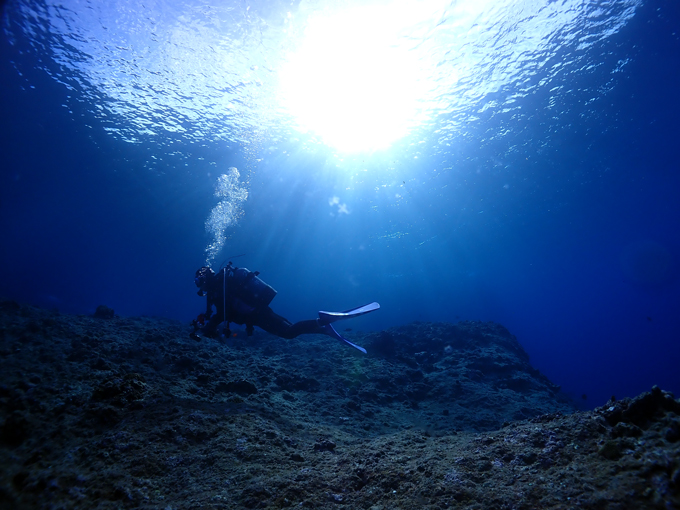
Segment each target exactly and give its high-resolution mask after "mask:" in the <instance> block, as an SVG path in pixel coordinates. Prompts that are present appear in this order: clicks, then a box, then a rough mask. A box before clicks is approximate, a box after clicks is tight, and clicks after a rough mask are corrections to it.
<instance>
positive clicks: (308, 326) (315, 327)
mask: <svg viewBox="0 0 680 510" xmlns="http://www.w3.org/2000/svg"><path fill="white" fill-rule="evenodd" d="M254 325H255V326H257V327H259V328H262V329H264V330H265V331H266V332H267V333H271V334H272V335H276V336H280V337H281V338H287V339H291V338H295V337H296V336H298V335H304V334H312V333H315V334H319V335H323V334H325V331H324V329H323V328H322V327H321V326H319V323H318V322H317V321H316V319H313V320H309V321H300V322H296V323H295V324H291V322H290V321H289V320H288V319H286V318H285V317H281V316H280V315H277V314H276V313H274V311H273V310H272V309H271V308H270V307H267V309H266V310H264V311H262V312H260V313H258V315H257V322H255V324H254Z"/></svg>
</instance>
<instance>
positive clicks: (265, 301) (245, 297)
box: [221, 262, 276, 308]
mask: <svg viewBox="0 0 680 510" xmlns="http://www.w3.org/2000/svg"><path fill="white" fill-rule="evenodd" d="M222 271H224V273H223V274H222V275H221V276H222V284H223V285H224V287H225V288H224V291H225V297H226V296H227V295H230V296H233V297H235V298H237V299H240V300H241V301H243V302H244V303H245V304H246V305H248V306H252V307H253V308H264V307H267V306H269V303H271V302H272V300H273V299H274V298H275V297H276V291H275V290H274V288H273V287H272V286H271V285H268V284H267V283H265V282H264V281H262V280H261V279H260V278H258V275H259V274H260V272H259V271H254V272H253V271H249V270H248V269H246V268H245V267H235V266H233V265H232V263H231V262H229V264H227V265H226V266H225V267H224V269H223V270H222Z"/></svg>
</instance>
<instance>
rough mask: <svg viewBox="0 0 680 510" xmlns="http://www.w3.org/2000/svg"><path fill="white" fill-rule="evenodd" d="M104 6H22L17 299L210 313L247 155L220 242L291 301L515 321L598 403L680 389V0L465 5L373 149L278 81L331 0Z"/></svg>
mask: <svg viewBox="0 0 680 510" xmlns="http://www.w3.org/2000/svg"><path fill="white" fill-rule="evenodd" d="M100 4H102V5H103V4H104V3H103V2H65V3H64V2H62V3H59V4H54V5H53V3H52V2H44V1H36V0H26V1H13V0H10V1H9V2H7V3H6V4H5V6H4V11H5V12H4V15H3V38H2V42H1V50H0V51H1V52H2V56H1V58H0V66H2V67H1V69H0V80H1V85H0V87H1V90H2V94H0V116H1V117H0V118H1V119H2V120H1V123H0V126H1V129H2V132H1V133H0V151H1V152H0V154H1V157H2V167H1V168H2V172H1V179H2V180H1V185H0V239H1V244H0V296H3V297H5V298H12V299H16V300H19V301H22V302H28V303H34V304H37V305H40V306H45V307H50V308H58V309H59V310H61V311H63V312H75V313H91V312H93V311H94V309H95V308H96V306H97V305H99V304H106V305H108V306H110V307H112V308H114V309H115V311H116V313H118V314H120V315H158V316H164V317H171V318H176V319H180V320H182V321H186V322H188V321H190V320H191V319H192V318H193V317H195V316H196V315H197V314H198V313H199V312H200V311H202V309H203V307H204V303H203V300H202V299H200V298H198V297H197V296H196V292H195V291H196V289H195V287H194V284H193V275H194V271H195V270H196V269H197V268H198V267H200V266H201V265H203V264H204V263H205V261H206V258H207V257H208V256H209V254H208V253H206V247H207V246H209V245H210V244H211V243H213V242H215V237H214V235H213V234H211V233H210V232H208V231H206V221H208V219H209V218H210V217H211V211H213V208H214V207H216V206H217V205H218V204H219V202H220V197H216V196H215V195H214V192H215V186H216V183H217V182H218V178H219V176H220V175H223V174H226V173H228V169H229V168H230V167H235V168H237V169H238V172H239V174H240V177H239V179H240V185H241V186H242V187H243V189H244V190H245V191H246V192H247V199H246V200H245V201H243V203H242V204H241V207H242V212H240V213H239V212H238V211H236V213H235V214H234V216H233V217H230V218H227V220H228V221H226V222H225V223H224V225H226V227H227V228H226V230H225V231H224V236H226V238H227V239H226V244H225V246H224V247H223V248H222V249H221V250H219V252H218V253H217V254H216V255H215V257H214V259H213V260H212V262H213V264H214V265H215V266H219V264H220V262H222V261H223V260H226V259H228V258H230V257H232V258H233V261H234V263H235V264H237V265H241V266H245V267H248V268H249V269H251V270H259V271H260V272H261V273H262V274H261V277H262V278H263V279H264V280H265V281H266V282H268V283H269V284H271V285H272V286H273V287H274V288H276V289H277V290H278V292H279V295H278V296H277V297H276V299H275V300H274V301H273V303H272V307H273V308H274V310H275V311H276V312H277V313H280V314H282V315H284V316H286V317H288V318H289V319H291V320H293V321H295V320H302V319H306V318H311V317H314V316H315V314H316V311H317V310H319V309H326V310H329V309H330V310H335V309H339V310H342V309H346V308H350V307H353V306H357V305H360V304H364V303H367V302H370V301H374V300H375V301H378V302H380V304H381V306H382V308H381V310H380V311H379V312H376V313H373V314H370V315H368V316H366V317H362V318H360V319H357V320H356V321H355V322H354V323H353V324H352V327H353V329H364V330H377V329H382V328H387V327H391V326H396V325H401V324H406V323H409V322H411V321H416V320H418V321H450V322H457V321H458V320H484V321H495V322H498V323H501V324H503V325H504V326H506V327H507V328H508V329H509V330H510V331H511V332H512V333H513V334H514V335H516V336H517V337H518V340H519V341H520V343H521V344H522V345H523V346H524V348H525V349H526V350H527V352H528V353H529V354H530V356H531V360H532V363H533V365H534V366H535V367H537V368H538V369H539V370H541V371H542V372H543V373H545V374H546V375H547V376H548V377H549V378H550V379H551V380H553V381H554V382H556V383H557V384H560V385H562V387H563V389H564V390H565V391H566V392H568V393H570V394H572V395H573V396H574V397H575V398H577V399H579V400H580V399H581V395H582V394H587V396H588V400H587V401H583V402H582V403H583V405H584V406H595V405H601V404H603V403H604V402H605V401H606V400H607V399H608V398H609V397H610V396H611V395H616V396H617V397H624V396H633V395H636V394H637V393H639V392H641V391H645V390H648V389H649V388H650V387H651V386H652V385H654V384H658V385H659V386H661V387H662V388H663V389H667V390H670V391H674V392H675V393H676V395H678V394H680V371H679V370H678V368H677V367H678V365H680V341H679V339H680V278H679V277H680V273H679V270H680V265H679V263H680V200H678V196H679V192H680V154H679V149H678V147H680V144H679V142H678V140H680V127H679V124H678V117H679V115H680V99H679V94H678V90H680V4H678V2H677V1H675V0H652V1H647V2H635V1H631V2H580V3H575V4H574V5H573V6H571V5H570V2H563V3H561V4H558V3H555V2H552V3H551V2H544V3H543V2H535V3H531V2H527V3H526V5H525V4H523V3H520V2H515V3H514V4H513V3H512V2H511V3H510V4H512V5H510V4H509V5H510V6H508V5H505V6H504V5H503V4H502V2H501V3H498V2H496V3H494V5H501V7H488V9H487V10H486V11H484V12H481V13H477V14H475V16H477V17H476V18H475V17H474V16H473V15H470V19H467V18H465V16H463V14H462V13H463V12H466V11H465V9H464V7H465V6H464V4H463V2H450V3H449V2H444V3H442V4H441V5H442V6H443V7H442V6H439V7H437V8H436V9H434V8H433V9H434V10H437V9H439V10H437V14H436V16H434V17H433V18H432V19H434V20H435V21H436V22H434V21H433V22H432V23H431V24H430V25H428V24H427V23H426V22H423V23H422V24H421V25H419V26H418V27H415V28H414V29H413V30H414V31H413V32H408V33H401V35H400V37H401V38H402V39H400V40H403V41H411V42H412V44H411V45H410V47H409V48H410V49H409V51H412V52H416V53H414V54H416V55H420V56H419V58H420V60H419V61H418V62H420V63H421V64H422V63H423V62H424V61H423V59H424V57H423V55H427V58H428V59H430V61H428V62H429V64H431V63H432V61H434V64H435V65H432V66H430V67H427V69H430V71H431V73H430V74H428V75H427V78H428V81H427V85H428V87H429V90H430V93H429V95H428V96H427V97H425V98H421V99H420V100H419V103H418V105H419V108H420V110H419V111H421V112H422V113H423V115H422V117H421V118H420V120H418V121H417V122H416V121H413V122H411V124H409V127H408V134H407V135H405V136H403V137H402V138H399V139H397V140H395V141H393V142H392V144H391V146H390V147H389V148H387V149H376V150H371V149H370V148H369V149H366V148H364V149H362V150H360V151H359V152H356V151H355V152H352V151H349V150H348V151H344V150H343V149H340V148H338V147H335V146H333V144H332V143H331V140H330V138H324V136H323V135H319V134H316V133H314V131H313V129H311V128H309V127H301V126H300V125H299V122H296V121H295V120H294V118H293V116H292V115H289V113H290V112H288V111H286V110H285V108H283V107H282V106H281V105H280V104H279V102H278V101H279V99H280V97H279V96H278V95H277V92H276V90H277V89H276V86H277V82H276V76H277V74H276V71H277V69H278V66H280V64H281V61H282V60H285V58H286V54H287V53H285V52H288V51H293V50H294V48H295V47H296V41H298V40H299V38H301V37H302V36H303V35H304V27H305V23H306V22H307V21H306V20H310V19H312V18H313V17H314V16H315V15H317V14H318V13H319V12H323V10H324V8H325V4H324V2H309V3H304V4H299V3H296V2H293V3H292V4H289V3H282V2H260V3H252V4H247V3H244V2H234V3H233V4H231V3H228V2H227V3H223V5H222V6H221V7H220V8H219V9H218V8H215V7H213V6H211V5H210V4H207V3H204V2H190V1H187V2H185V3H181V4H179V3H175V2H170V3H164V2H160V1H158V2H150V3H145V4H144V5H141V4H140V5H137V3H132V2H130V3H125V2H120V3H116V6H115V7H111V6H102V5H100ZM350 4H351V2H348V5H350ZM478 4H480V3H479V2H478V3H477V4H475V5H478ZM481 4H483V2H481ZM55 5H56V7H55ZM375 5H377V6H378V8H384V9H386V12H388V11H389V9H390V7H389V5H388V2H382V3H377V4H375ZM521 6H524V8H521ZM537 6H538V7H537ZM503 9H506V10H505V11H503ZM531 9H534V10H535V12H533V13H532V12H529V11H531ZM560 9H561V10H560ZM551 10H555V11H556V12H557V14H551V13H550V12H547V11H551ZM288 13H290V16H289V15H288ZM508 13H512V14H513V15H515V16H510V17H508ZM563 17H564V19H565V21H564V22H561V21H559V20H561V19H562V18H563ZM290 19H293V20H295V23H296V25H295V26H293V25H291V24H290V23H288V21H286V20H290ZM552 22H555V23H556V24H555V26H553V25H551V23H552ZM216 27H217V28H216ZM480 27H481V29H480ZM537 27H546V28H545V30H544V31H541V30H539V29H538V28H537ZM416 28H418V31H417V37H416V35H415V34H416ZM532 31H533V32H532ZM351 33H352V32H351V30H350V29H348V38H351V37H352V35H351ZM282 34H285V37H284V36H282ZM281 37H284V39H281ZM286 37H287V38H286ZM416 39H417V40H416ZM282 41H283V42H282ZM413 41H415V42H413ZM220 47H221V48H222V50H223V53H221V54H220V55H222V56H221V57H220V58H221V59H223V60H219V61H218V62H220V63H223V65H222V64H220V65H216V64H215V62H204V60H203V59H204V58H206V55H211V54H213V53H214V52H216V51H217V50H216V49H215V48H220ZM422 48H425V50H423V51H424V52H421V53H417V52H418V51H420V49H422ZM452 48H453V49H455V51H453V50H452ZM211 52H212V53H211ZM224 62H226V63H224ZM429 64H428V65H429ZM430 71H428V72H430ZM408 74H409V73H406V72H404V74H403V77H404V79H405V80H406V79H407V78H408V77H409V76H408ZM423 76H425V74H424V75H423ZM419 78H420V77H419ZM310 79H311V78H310ZM338 79H339V78H338ZM419 83H421V84H422V83H425V78H422V80H421V81H420V82H419ZM310 100H311V99H310ZM323 101H326V102H329V101H333V98H325V99H322V103H323ZM397 103H398V101H397ZM396 108H397V105H396V104H395V109H396ZM223 219H224V218H223ZM218 230H219V229H218ZM218 237H219V235H218ZM236 256H238V257H236ZM187 341H190V340H187ZM197 348H198V347H197Z"/></svg>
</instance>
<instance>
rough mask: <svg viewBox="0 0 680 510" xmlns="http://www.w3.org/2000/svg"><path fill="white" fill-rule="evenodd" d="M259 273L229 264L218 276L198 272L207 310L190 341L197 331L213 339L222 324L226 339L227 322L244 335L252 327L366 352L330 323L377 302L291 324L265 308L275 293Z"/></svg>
mask: <svg viewBox="0 0 680 510" xmlns="http://www.w3.org/2000/svg"><path fill="white" fill-rule="evenodd" d="M259 274H260V273H259V272H258V271H255V272H252V271H249V270H248V269H246V268H238V267H235V266H233V265H232V263H231V262H229V263H228V264H227V265H226V266H225V267H224V268H222V269H221V270H220V271H219V272H218V273H215V271H213V270H212V269H211V268H210V267H207V266H204V267H201V268H200V269H198V270H197V271H196V277H195V279H194V282H195V283H196V287H198V289H199V290H198V295H199V296H207V307H206V311H205V313H202V314H201V315H199V316H198V318H196V319H195V320H194V321H193V322H192V325H193V326H194V331H193V332H192V333H191V338H193V339H194V340H200V339H201V337H200V336H199V335H198V331H201V333H202V334H203V335H204V336H207V337H210V338H217V337H218V336H219V333H218V331H217V328H218V326H219V325H220V324H221V323H223V322H224V323H225V325H224V328H223V330H222V333H223V334H224V336H225V337H228V336H230V335H231V331H229V323H230V322H233V323H235V324H241V325H242V324H245V325H246V333H247V335H248V336H252V334H253V327H254V326H257V327H258V328H261V329H263V330H265V331H266V332H267V333H271V334H272V335H276V336H280V337H282V338H288V339H290V338H295V337H297V336H298V335H305V334H317V335H328V336H331V337H333V338H337V339H338V340H342V341H343V342H346V343H347V344H349V345H351V346H352V347H354V348H355V349H358V350H360V351H361V352H363V353H366V349H364V348H363V347H360V346H358V345H356V344H353V343H352V342H350V341H349V340H347V339H346V338H344V337H343V336H342V335H340V334H339V333H338V332H337V331H336V330H335V328H334V327H333V323H334V322H336V321H339V320H344V319H351V318H354V317H358V316H360V315H364V314H366V313H369V312H373V311H374V310H377V309H379V308H380V305H379V304H378V303H369V304H367V305H364V306H360V307H358V308H353V309H351V310H345V311H344V312H322V311H320V312H319V318H318V319H311V320H306V321H300V322H296V323H295V324H292V323H291V322H290V321H288V320H287V319H285V318H284V317H281V316H280V315H277V314H276V313H274V311H273V310H272V309H271V307H270V306H269V303H271V302H272V299H274V297H275V296H276V291H275V290H274V289H273V288H272V287H271V286H270V285H268V284H266V283H265V282H264V281H262V280H261V279H260V278H258V275H259ZM213 307H214V312H213ZM206 322H207V323H206Z"/></svg>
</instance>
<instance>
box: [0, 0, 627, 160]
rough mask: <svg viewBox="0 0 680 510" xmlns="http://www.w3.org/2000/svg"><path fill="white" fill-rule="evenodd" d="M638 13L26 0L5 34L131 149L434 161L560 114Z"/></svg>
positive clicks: (574, 1) (11, 12) (471, 5)
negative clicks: (472, 138) (280, 150)
mask: <svg viewBox="0 0 680 510" xmlns="http://www.w3.org/2000/svg"><path fill="white" fill-rule="evenodd" d="M638 4H639V1H638V0H622V1H621V0H619V1H581V0H565V1H561V2H548V1H535V0H534V1H532V0H523V1H517V0H505V1H486V0H480V1H472V0H468V1H453V2H450V1H448V2H447V1H440V0H427V1H423V2H408V1H399V0H395V1H390V2H387V1H377V2H376V1H374V2H365V1H342V2H331V1H303V2H277V1H266V2H265V1H261V2H243V1H231V2H229V1H227V2H205V1H201V0H196V1H191V2H187V1H184V2H176V1H163V0H151V1H145V2H138V1H124V0H123V1H117V2H101V1H98V0H95V1H88V0H85V1H75V0H67V1H54V0H46V1H36V0H34V1H26V2H17V3H14V4H13V3H10V5H9V8H8V13H7V17H6V20H5V30H6V32H7V33H8V34H9V36H10V38H12V39H13V40H14V41H15V44H17V45H19V46H20V48H21V50H22V51H26V52H37V53H38V54H39V55H40V56H41V57H40V58H41V63H40V65H41V66H42V67H43V69H44V70H45V71H46V72H47V73H49V74H50V75H51V76H53V77H54V79H55V80H58V81H60V82H62V83H63V84H64V86H66V87H68V88H69V89H70V91H71V95H70V101H71V102H81V103H85V104H86V105H87V108H88V109H89V110H90V111H91V112H92V113H93V114H95V116H96V118H97V119H99V121H100V122H102V123H105V124H106V126H107V129H108V130H109V131H111V132H112V133H114V134H115V135H116V136H119V137H121V138H123V139H125V140H129V141H132V142H140V141H144V140H153V141H154V143H156V144H161V145H170V142H169V141H170V140H176V139H177V138H178V137H179V138H181V139H182V140H185V141H200V142H211V141H215V140H227V141H231V142H238V143H252V142H253V140H261V141H262V143H263V144H269V143H271V140H274V141H276V140H279V139H281V138H294V139H300V142H299V143H300V144H302V145H303V146H304V144H315V143H320V142H322V143H323V142H325V143H327V144H329V145H331V146H334V147H337V148H339V149H340V150H344V149H347V150H348V151H350V152H351V151H352V150H353V149H357V150H372V149H375V148H376V147H383V146H389V145H390V144H394V143H399V141H400V140H401V141H402V143H404V142H410V141H413V140H415V141H420V140H426V144H428V146H429V147H430V150H438V147H441V146H446V145H447V144H450V143H452V142H454V141H455V140H456V139H457V137H459V136H462V135H463V136H464V135H465V133H466V132H467V131H468V130H469V129H470V123H474V121H476V120H479V119H480V118H489V117H493V116H494V115H506V116H508V118H509V119H514V121H518V120H519V119H520V118H522V117H526V116H527V115H530V114H531V112H530V111H527V110H526V109H523V99H525V98H527V97H528V96H531V95H532V94H536V93H541V94H543V95H545V99H544V101H545V102H546V104H545V105H546V106H547V107H548V108H554V109H558V111H559V108H560V106H561V100H560V97H561V96H563V95H564V94H566V93H573V90H571V89H572V88H573V85H576V86H577V87H578V86H579V82H576V83H567V81H568V79H569V78H573V77H574V76H584V75H587V74H588V73H589V72H591V71H592V70H593V69H595V68H598V67H599V66H603V65H604V66H608V67H609V68H611V70H612V71H615V70H616V69H619V68H621V67H622V66H623V65H625V62H611V61H609V59H608V58H607V55H606V54H603V51H605V50H603V49H602V48H601V47H599V46H598V43H599V42H601V41H602V40H604V39H606V38H607V37H609V36H610V35H612V34H614V33H616V32H617V31H618V30H619V29H620V28H621V27H622V26H624V25H625V24H626V22H627V21H628V20H629V19H630V18H631V16H633V15H634V13H635V10H636V7H637V6H638ZM20 70H21V69H20ZM603 85H604V86H603V87H601V88H599V89H598V90H592V91H590V94H591V98H592V99H595V98H596V97H597V96H599V95H602V94H606V92H607V86H606V84H603ZM301 104H304V107H302V106H301ZM333 105H339V106H338V107H336V108H332V106H333ZM301 108H303V109H304V108H307V110H311V111H300V109H301ZM377 131H380V132H381V133H383V134H385V133H388V131H389V133H388V135H389V136H388V139H386V140H385V139H379V140H376V141H375V143H376V146H375V147H374V146H373V145H372V144H371V140H369V139H370V138H371V133H372V132H373V133H375V132H377ZM352 133H355V134H354V135H353V134H352ZM496 136H498V135H496ZM362 139H363V140H367V142H366V143H362V142H361V140H362ZM422 148H423V147H421V149H422Z"/></svg>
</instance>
